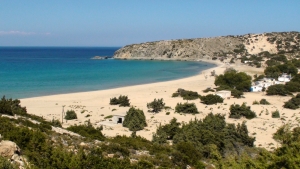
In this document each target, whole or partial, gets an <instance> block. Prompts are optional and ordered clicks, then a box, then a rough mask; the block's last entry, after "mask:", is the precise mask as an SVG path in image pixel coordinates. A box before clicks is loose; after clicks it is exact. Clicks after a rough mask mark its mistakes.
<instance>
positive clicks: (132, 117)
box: [123, 107, 147, 131]
mask: <svg viewBox="0 0 300 169" xmlns="http://www.w3.org/2000/svg"><path fill="white" fill-rule="evenodd" d="M146 126H147V123H146V117H145V114H144V112H143V111H142V110H140V109H136V108H134V107H131V108H130V109H129V110H128V112H127V113H126V116H125V119H124V122H123V127H127V128H128V129H129V130H130V131H138V130H142V129H144V127H146Z"/></svg>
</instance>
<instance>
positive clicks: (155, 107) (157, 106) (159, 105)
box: [147, 98, 165, 113]
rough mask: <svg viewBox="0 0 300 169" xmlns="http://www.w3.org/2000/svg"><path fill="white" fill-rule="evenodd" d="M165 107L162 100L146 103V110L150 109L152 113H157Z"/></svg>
mask: <svg viewBox="0 0 300 169" xmlns="http://www.w3.org/2000/svg"><path fill="white" fill-rule="evenodd" d="M164 107H165V103H164V100H163V99H162V98H161V99H157V100H156V99H154V100H153V101H152V102H150V103H147V108H148V109H152V112H155V113H158V112H160V111H161V110H162V109H163V108H164Z"/></svg>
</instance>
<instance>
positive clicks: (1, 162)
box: [0, 156, 18, 169]
mask: <svg viewBox="0 0 300 169" xmlns="http://www.w3.org/2000/svg"><path fill="white" fill-rule="evenodd" d="M0 168H1V169H16V168H18V167H17V166H15V165H13V164H11V163H10V160H8V159H6V158H4V157H2V156H0Z"/></svg>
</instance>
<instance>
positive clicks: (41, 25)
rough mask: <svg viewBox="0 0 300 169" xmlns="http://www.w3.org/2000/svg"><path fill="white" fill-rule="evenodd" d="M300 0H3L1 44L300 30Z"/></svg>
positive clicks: (107, 42)
mask: <svg viewBox="0 0 300 169" xmlns="http://www.w3.org/2000/svg"><path fill="white" fill-rule="evenodd" d="M299 18H300V0H0V46H118V47H121V46H124V45H129V44H134V43H143V42H149V41H158V40H171V39H188V38H206V37H216V36H226V35H243V34H247V33H264V32H283V31H300V20H299Z"/></svg>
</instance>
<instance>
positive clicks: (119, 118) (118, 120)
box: [112, 115, 125, 124]
mask: <svg viewBox="0 0 300 169" xmlns="http://www.w3.org/2000/svg"><path fill="white" fill-rule="evenodd" d="M124 119H125V116H124V115H114V116H113V117H112V123H114V124H123V121H124Z"/></svg>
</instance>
